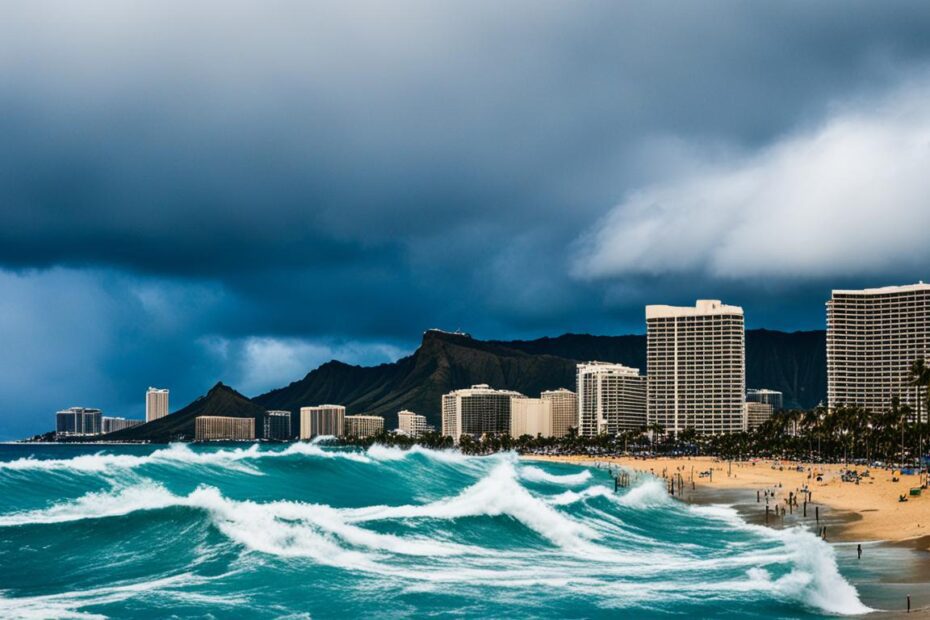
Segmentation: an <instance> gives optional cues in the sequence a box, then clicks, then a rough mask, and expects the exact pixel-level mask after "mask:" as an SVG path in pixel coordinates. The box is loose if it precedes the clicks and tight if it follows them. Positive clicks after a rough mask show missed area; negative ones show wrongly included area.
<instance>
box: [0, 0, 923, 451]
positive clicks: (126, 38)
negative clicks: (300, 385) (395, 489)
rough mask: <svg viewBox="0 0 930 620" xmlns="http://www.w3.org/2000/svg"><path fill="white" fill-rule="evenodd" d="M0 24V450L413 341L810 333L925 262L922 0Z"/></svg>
mask: <svg viewBox="0 0 930 620" xmlns="http://www.w3.org/2000/svg"><path fill="white" fill-rule="evenodd" d="M0 1H2V0H0ZM192 4H193V5H195V6H191V5H192ZM2 13H3V19H2V20H0V293H2V294H0V343H2V345H3V346H2V347H0V356H2V370H3V372H2V373H0V439H9V438H15V437H20V436H23V435H26V434H29V433H34V432H41V431H44V430H48V429H51V428H52V426H53V420H54V411H55V410H57V409H59V408H63V407H67V406H71V405H84V406H98V407H102V408H103V409H104V410H105V412H106V413H107V414H110V415H123V416H127V417H141V416H142V415H143V409H144V408H143V397H144V392H145V389H146V387H147V386H148V385H157V386H163V387H169V388H170V389H171V399H172V409H176V408H179V407H180V406H182V405H184V404H186V403H187V402H188V401H189V400H191V399H193V398H194V397H196V396H197V395H199V394H201V393H203V392H204V391H205V390H206V389H208V388H209V387H210V386H211V385H212V384H213V383H215V382H216V381H217V380H223V381H224V382H226V383H229V384H231V385H233V386H234V387H237V388H238V389H240V390H241V391H243V392H244V393H246V394H248V395H254V394H257V393H261V392H263V391H265V390H267V389H269V388H272V387H277V386H280V385H283V384H286V383H288V382H290V381H293V380H296V379H298V378H300V377H302V376H303V375H304V374H305V373H306V372H307V371H309V370H310V369H312V368H314V367H315V366H317V365H318V364H320V363H322V362H324V361H327V360H329V359H331V358H338V359H342V360H344V361H347V362H351V363H361V364H370V363H380V362H383V361H389V360H393V359H396V358H397V357H399V356H401V355H404V354H406V353H409V352H411V351H412V350H413V349H414V348H415V347H416V345H417V343H418V341H419V338H420V335H421V333H422V331H423V330H424V329H426V328H429V327H443V328H446V329H459V328H460V329H464V330H467V331H469V332H471V333H473V334H474V335H476V336H478V337H483V338H516V337H519V338H530V337H538V336H543V335H557V334H561V333H564V332H569V331H573V332H587V333H596V334H625V333H631V332H642V331H643V305H644V304H646V303H672V304H690V303H693V301H694V299H695V298H698V297H704V298H706V297H710V298H722V299H724V300H725V301H726V302H728V303H734V304H741V305H743V306H744V307H745V310H746V318H747V324H748V325H749V326H750V327H771V328H778V329H819V328H822V327H823V323H824V306H823V303H824V301H825V300H826V298H827V297H828V296H829V291H830V289H831V288H834V287H852V286H856V287H858V286H872V285H881V284H893V283H906V282H914V281H916V280H918V279H927V278H928V275H930V274H928V265H930V235H928V234H927V231H928V230H930V173H928V171H930V105H928V101H930V96H928V95H930V37H928V36H927V33H928V32H930V5H928V4H927V3H926V2H910V3H900V2H882V3H874V2H872V3H865V2H861V3H860V2H849V1H847V0H843V1H836V2H830V1H821V2H817V3H811V2H780V3H755V2H723V1H719V2H702V3H697V2H677V1H676V2H667V3H666V2H655V1H650V2H642V3H626V2H623V3H621V2H614V1H609V2H539V1H536V0H534V1H532V2H518V1H508V2H476V1H468V2H430V1H424V2H390V3H388V2H370V3H368V2H344V1H341V0H340V1H337V2H332V3H322V2H316V3H309V2H255V3H241V2H231V1H230V0H224V1H222V2H215V3H210V2H199V3H181V2H176V3H172V2H149V3H146V2H125V1H123V0H119V1H113V2H105V1H91V2H84V3H45V2H41V1H31V2H3V10H2Z"/></svg>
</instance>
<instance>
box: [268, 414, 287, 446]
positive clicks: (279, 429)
mask: <svg viewBox="0 0 930 620" xmlns="http://www.w3.org/2000/svg"><path fill="white" fill-rule="evenodd" d="M262 437H263V438H264V439H274V440H278V441H282V440H285V439H290V438H291V437H292V435H291V412H290V411H275V410H270V411H266V412H265V415H264V417H263V418H262Z"/></svg>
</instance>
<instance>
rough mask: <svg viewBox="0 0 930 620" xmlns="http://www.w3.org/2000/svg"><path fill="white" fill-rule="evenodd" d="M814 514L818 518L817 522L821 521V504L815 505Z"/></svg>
mask: <svg viewBox="0 0 930 620" xmlns="http://www.w3.org/2000/svg"><path fill="white" fill-rule="evenodd" d="M814 516H815V517H816V518H817V523H820V506H814Z"/></svg>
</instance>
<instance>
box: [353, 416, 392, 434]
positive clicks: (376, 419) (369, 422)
mask: <svg viewBox="0 0 930 620" xmlns="http://www.w3.org/2000/svg"><path fill="white" fill-rule="evenodd" d="M345 424H346V437H358V438H360V439H361V438H364V437H375V436H377V435H380V434H381V433H383V432H384V418H383V417H381V416H379V415H347V416H346V417H345Z"/></svg>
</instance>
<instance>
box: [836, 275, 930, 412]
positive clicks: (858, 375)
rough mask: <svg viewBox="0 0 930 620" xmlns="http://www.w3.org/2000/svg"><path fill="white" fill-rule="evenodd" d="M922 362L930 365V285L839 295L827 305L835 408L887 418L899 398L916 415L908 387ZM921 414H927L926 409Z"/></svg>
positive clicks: (855, 291) (850, 291)
mask: <svg viewBox="0 0 930 620" xmlns="http://www.w3.org/2000/svg"><path fill="white" fill-rule="evenodd" d="M920 357H922V358H924V359H925V360H926V361H927V362H928V363H930V284H924V283H923V282H919V283H917V284H910V285H907V286H886V287H882V288H867V289H862V290H837V291H833V296H832V298H831V299H830V301H828V302H827V402H828V405H829V407H831V408H834V407H838V406H840V405H859V406H861V407H865V408H867V409H870V410H871V411H873V412H881V411H885V410H887V409H888V407H889V406H890V404H891V398H892V397H893V396H898V397H899V398H900V399H901V403H907V404H909V405H910V406H911V408H912V409H914V411H915V415H916V408H917V405H916V402H915V400H914V399H915V393H914V388H909V387H908V386H907V383H908V379H909V376H908V374H909V368H910V365H911V363H912V362H913V361H914V360H916V359H917V358H920ZM921 410H922V413H924V414H926V407H921ZM924 417H925V419H926V415H924Z"/></svg>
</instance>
